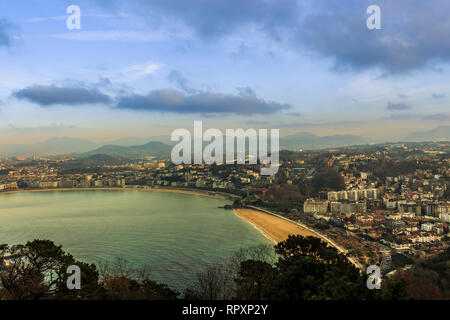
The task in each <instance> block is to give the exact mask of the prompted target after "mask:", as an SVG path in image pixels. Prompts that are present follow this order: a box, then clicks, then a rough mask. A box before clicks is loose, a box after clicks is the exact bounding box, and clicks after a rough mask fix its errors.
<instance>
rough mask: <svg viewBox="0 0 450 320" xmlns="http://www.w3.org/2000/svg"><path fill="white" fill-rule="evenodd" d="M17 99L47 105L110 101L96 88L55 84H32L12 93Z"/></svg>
mask: <svg viewBox="0 0 450 320" xmlns="http://www.w3.org/2000/svg"><path fill="white" fill-rule="evenodd" d="M12 95H13V96H14V97H15V98H17V99H26V100H28V101H31V102H34V103H37V104H39V105H41V106H44V107H47V106H52V105H58V104H61V105H80V104H97V103H110V102H111V101H112V100H111V98H110V97H109V96H107V95H106V94H104V93H102V92H100V91H99V90H98V89H96V88H90V87H58V86H55V85H49V86H45V85H33V86H30V87H27V88H24V89H21V90H19V91H16V92H14V93H13V94H12Z"/></svg>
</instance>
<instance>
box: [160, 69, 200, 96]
mask: <svg viewBox="0 0 450 320" xmlns="http://www.w3.org/2000/svg"><path fill="white" fill-rule="evenodd" d="M167 80H168V81H169V82H170V83H173V84H176V85H177V86H178V87H179V88H180V89H181V90H183V91H184V92H186V93H190V94H193V93H198V90H196V89H193V88H192V87H191V86H190V85H189V80H188V79H187V78H186V77H184V76H183V74H182V73H181V72H180V71H178V70H172V71H170V73H169V75H168V76H167Z"/></svg>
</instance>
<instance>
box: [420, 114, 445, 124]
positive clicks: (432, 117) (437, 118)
mask: <svg viewBox="0 0 450 320" xmlns="http://www.w3.org/2000/svg"><path fill="white" fill-rule="evenodd" d="M422 120H432V121H437V122H441V121H448V120H450V112H447V113H435V114H429V115H426V116H423V117H422Z"/></svg>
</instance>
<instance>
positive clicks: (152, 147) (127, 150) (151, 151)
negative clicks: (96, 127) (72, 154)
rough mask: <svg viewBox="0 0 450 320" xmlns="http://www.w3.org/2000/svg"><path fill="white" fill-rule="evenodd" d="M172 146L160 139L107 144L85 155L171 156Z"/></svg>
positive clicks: (136, 157) (132, 157)
mask: <svg viewBox="0 0 450 320" xmlns="http://www.w3.org/2000/svg"><path fill="white" fill-rule="evenodd" d="M171 150H172V147H171V146H169V145H167V144H164V143H162V142H158V141H151V142H148V143H146V144H143V145H136V146H129V147H124V146H118V145H105V146H102V147H100V148H97V149H95V150H91V151H89V152H85V153H84V155H85V156H93V155H98V154H101V155H109V156H114V157H123V158H131V159H143V158H145V157H155V158H158V159H161V158H168V157H170V152H171Z"/></svg>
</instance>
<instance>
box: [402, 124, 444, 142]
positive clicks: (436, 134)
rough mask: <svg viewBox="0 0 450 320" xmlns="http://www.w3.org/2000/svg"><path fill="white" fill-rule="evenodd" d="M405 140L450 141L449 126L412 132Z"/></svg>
mask: <svg viewBox="0 0 450 320" xmlns="http://www.w3.org/2000/svg"><path fill="white" fill-rule="evenodd" d="M406 141H418V142H419V141H450V126H440V127H437V128H434V129H432V130H428V131H417V132H413V133H411V134H410V135H408V136H407V137H406Z"/></svg>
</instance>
